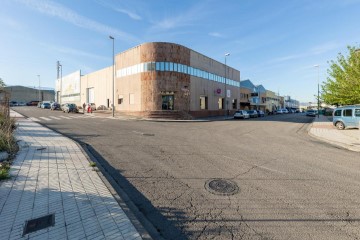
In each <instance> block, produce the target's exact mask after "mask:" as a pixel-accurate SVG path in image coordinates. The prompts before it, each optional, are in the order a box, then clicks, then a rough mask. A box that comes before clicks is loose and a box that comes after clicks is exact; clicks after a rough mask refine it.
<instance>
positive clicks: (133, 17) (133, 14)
mask: <svg viewBox="0 0 360 240" xmlns="http://www.w3.org/2000/svg"><path fill="white" fill-rule="evenodd" d="M115 11H117V12H120V13H124V14H126V15H128V16H129V17H130V18H131V19H134V20H141V19H142V17H141V16H139V15H137V14H136V13H134V12H131V11H129V10H127V9H121V8H115Z"/></svg>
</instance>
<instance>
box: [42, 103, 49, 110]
mask: <svg viewBox="0 0 360 240" xmlns="http://www.w3.org/2000/svg"><path fill="white" fill-rule="evenodd" d="M50 107H51V104H50V103H48V102H43V103H42V104H41V108H43V109H50Z"/></svg>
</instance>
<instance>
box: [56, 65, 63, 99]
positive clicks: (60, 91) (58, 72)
mask: <svg viewBox="0 0 360 240" xmlns="http://www.w3.org/2000/svg"><path fill="white" fill-rule="evenodd" d="M59 74H60V88H59V95H58V99H57V101H58V103H59V104H60V105H61V102H62V99H61V94H62V65H61V63H60V61H57V77H58V79H59Z"/></svg>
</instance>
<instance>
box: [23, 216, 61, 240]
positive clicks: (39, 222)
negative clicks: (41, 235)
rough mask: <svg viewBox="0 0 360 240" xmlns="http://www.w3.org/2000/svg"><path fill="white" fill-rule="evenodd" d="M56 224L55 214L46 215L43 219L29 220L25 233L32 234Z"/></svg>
mask: <svg viewBox="0 0 360 240" xmlns="http://www.w3.org/2000/svg"><path fill="white" fill-rule="evenodd" d="M54 224H55V214H50V215H46V216H43V217H39V218H35V219H31V220H27V221H26V222H25V227H24V233H23V236H24V235H25V234H28V233H32V232H35V231H38V230H41V229H44V228H48V227H52V226H54Z"/></svg>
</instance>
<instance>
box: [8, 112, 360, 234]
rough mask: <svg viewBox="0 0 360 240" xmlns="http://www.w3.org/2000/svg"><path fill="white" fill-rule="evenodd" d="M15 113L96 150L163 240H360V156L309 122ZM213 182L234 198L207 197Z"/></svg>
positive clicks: (292, 118) (294, 117) (289, 118)
mask: <svg viewBox="0 0 360 240" xmlns="http://www.w3.org/2000/svg"><path fill="white" fill-rule="evenodd" d="M14 109H15V110H16V111H18V112H20V113H22V114H24V115H26V116H29V117H36V118H38V119H39V117H46V118H48V119H50V120H45V119H42V120H41V122H42V123H43V124H44V125H47V126H49V127H51V128H53V129H55V130H57V131H59V132H61V133H64V134H66V135H68V136H71V137H73V138H74V139H76V140H78V141H80V142H83V143H87V144H89V145H91V149H93V153H94V154H95V155H96V156H97V157H98V158H101V162H102V165H103V166H105V167H106V169H107V171H108V172H110V173H111V175H112V176H113V178H114V179H116V180H117V183H118V184H119V185H120V186H121V187H122V188H123V189H124V190H125V191H126V193H127V194H128V195H129V197H130V198H131V200H132V201H133V202H134V204H135V205H136V206H137V207H138V209H139V210H140V211H141V212H142V213H143V214H144V216H146V218H147V219H148V220H149V221H150V222H151V223H152V224H153V226H154V227H155V228H156V229H157V230H158V231H159V234H160V235H161V236H162V237H164V238H166V239H359V238H360V224H359V223H360V208H359V206H360V191H359V187H360V174H359V170H360V156H359V153H355V152H350V151H347V150H344V149H338V148H336V147H334V146H331V145H328V144H326V143H322V142H320V141H318V140H316V139H313V138H311V137H309V136H308V135H307V132H306V129H307V127H308V126H309V122H310V121H311V118H309V117H306V116H304V115H301V114H287V115H277V116H267V117H265V118H261V119H255V120H228V121H212V122H148V121H133V120H119V119H108V118H106V117H103V118H102V117H99V118H82V116H81V118H77V119H64V118H60V116H72V115H71V114H70V115H69V114H65V113H62V112H53V111H50V110H42V109H38V108H35V107H16V108H14ZM80 115H81V114H78V116H80ZM50 116H53V117H55V118H58V119H59V120H57V119H55V118H51V117H50ZM214 179H221V180H226V181H228V182H229V181H231V182H234V183H235V184H236V185H237V187H238V189H237V190H238V191H237V192H236V191H235V193H234V194H233V195H224V194H222V195H219V194H218V192H216V191H215V190H216V189H215V190H211V191H209V190H208V189H207V187H208V185H209V182H210V181H211V180H214ZM210 185H211V186H213V184H210ZM214 186H215V187H219V188H220V190H221V191H225V190H236V187H234V188H233V189H232V188H231V186H228V185H226V184H225V185H224V184H219V185H214ZM224 186H225V187H228V188H225V189H224V188H221V187H224ZM214 193H217V194H214Z"/></svg>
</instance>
